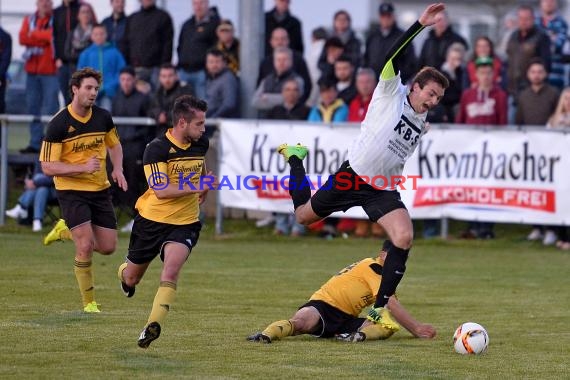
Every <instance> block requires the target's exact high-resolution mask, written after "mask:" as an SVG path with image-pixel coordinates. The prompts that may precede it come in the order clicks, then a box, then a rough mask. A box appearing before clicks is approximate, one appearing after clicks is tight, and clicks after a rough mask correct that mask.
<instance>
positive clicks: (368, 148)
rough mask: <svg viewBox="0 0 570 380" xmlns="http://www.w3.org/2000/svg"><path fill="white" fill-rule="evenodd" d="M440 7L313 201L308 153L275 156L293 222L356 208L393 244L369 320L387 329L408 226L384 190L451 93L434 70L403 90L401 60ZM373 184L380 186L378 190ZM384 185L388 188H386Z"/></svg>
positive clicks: (390, 57) (424, 18) (421, 24)
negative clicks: (284, 169) (285, 169)
mask: <svg viewBox="0 0 570 380" xmlns="http://www.w3.org/2000/svg"><path fill="white" fill-rule="evenodd" d="M444 10H445V5H444V4H443V3H437V4H432V5H429V6H428V7H427V8H426V9H425V10H424V12H423V14H422V15H421V16H420V18H419V20H418V21H416V22H415V23H414V25H412V26H411V27H410V28H409V29H408V30H407V31H406V32H405V33H404V34H402V35H401V36H400V37H399V38H398V40H397V41H396V42H395V43H394V46H392V48H391V49H390V51H389V52H388V54H387V55H386V63H385V65H384V67H383V68H382V71H381V74H380V79H379V82H378V86H377V87H376V90H375V91H374V95H373V96H372V101H371V103H370V106H369V108H368V112H367V113H366V117H365V119H364V121H363V122H362V124H361V128H360V134H359V135H358V137H357V138H356V139H355V140H354V142H353V143H352V146H351V147H350V149H349V151H348V160H347V161H345V162H344V163H343V164H342V165H341V167H340V168H339V169H338V171H337V172H336V173H335V174H334V175H333V176H331V177H330V178H329V180H328V181H327V183H325V184H324V185H323V186H322V187H321V188H320V189H319V190H318V191H317V192H316V193H315V194H314V195H313V197H311V188H310V185H309V183H308V179H307V177H306V171H305V168H304V166H303V162H302V160H303V159H304V158H305V156H306V155H307V153H308V150H307V148H306V147H305V146H303V145H300V144H297V145H293V146H289V145H287V144H282V145H280V146H279V147H278V152H279V153H280V154H282V155H283V156H284V157H285V160H286V161H288V162H289V165H290V166H291V180H290V185H289V186H290V190H289V193H290V194H291V197H292V199H293V205H294V208H295V217H296V219H297V222H299V223H301V224H305V225H308V224H311V223H314V222H315V221H317V220H320V219H322V218H325V217H327V216H329V215H330V214H331V213H333V212H336V211H346V210H348V209H349V208H351V207H354V206H361V207H362V208H363V209H364V211H365V212H366V214H367V215H368V217H369V219H370V220H371V221H373V222H376V223H379V224H380V225H381V226H382V227H383V228H384V230H385V231H386V233H387V234H388V237H389V238H390V240H391V241H392V246H391V248H390V249H389V250H388V255H387V257H386V260H385V262H384V266H383V269H382V282H381V284H380V289H379V291H378V295H377V298H376V302H375V303H374V305H373V307H372V308H371V309H370V311H369V313H368V319H369V320H371V321H373V322H375V323H379V324H381V325H382V326H383V327H385V328H387V329H394V330H397V329H398V325H397V324H396V322H394V321H393V320H392V317H391V315H390V313H389V311H388V309H387V308H386V305H387V302H388V299H389V298H390V296H392V295H393V294H394V292H395V291H396V287H397V286H398V284H399V282H400V280H401V279H402V277H403V275H404V272H405V270H406V261H407V258H408V253H409V251H410V248H411V246H412V240H413V226H412V220H411V218H410V215H409V214H408V211H407V209H406V206H405V205H404V203H403V202H402V201H401V199H400V194H399V193H398V191H397V189H396V188H397V186H394V185H395V184H394V183H388V184H386V183H385V181H388V182H390V181H391V180H392V179H394V178H397V176H401V175H402V171H403V169H404V164H405V162H406V160H407V159H408V158H409V157H410V156H411V155H412V153H413V152H414V150H415V149H416V147H417V146H418V144H419V140H420V138H421V137H422V136H423V135H424V134H425V133H426V132H427V129H426V121H425V120H426V116H427V112H428V110H430V109H431V108H433V107H435V106H436V105H437V104H438V103H439V102H440V100H441V98H442V97H443V94H444V92H445V89H446V88H447V87H448V86H449V82H448V80H447V78H446V77H445V76H444V75H443V74H441V73H440V72H439V71H438V70H436V69H434V68H433V67H424V68H422V69H421V70H420V71H419V72H418V73H417V74H416V76H415V77H414V79H413V82H412V86H411V89H410V90H409V92H408V88H407V87H406V86H405V85H403V84H402V81H401V78H400V73H399V70H398V67H399V59H400V58H401V57H402V55H403V52H404V51H405V49H406V48H407V47H409V46H410V45H411V42H412V40H413V39H414V37H416V36H417V35H418V34H419V33H420V32H421V31H422V30H423V29H424V28H426V27H427V26H430V25H433V24H435V23H436V22H437V21H438V20H439V16H438V14H439V13H440V12H442V11H444ZM372 178H376V179H382V180H381V181H380V182H379V183H374V182H373V181H371V179H372ZM386 185H388V186H386Z"/></svg>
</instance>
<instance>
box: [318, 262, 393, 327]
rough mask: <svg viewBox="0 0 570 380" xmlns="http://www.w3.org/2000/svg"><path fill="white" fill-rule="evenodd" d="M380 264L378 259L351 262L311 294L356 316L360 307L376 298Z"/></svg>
mask: <svg viewBox="0 0 570 380" xmlns="http://www.w3.org/2000/svg"><path fill="white" fill-rule="evenodd" d="M382 264H383V262H382V261H380V260H379V259H370V258H369V259H364V260H361V261H359V262H356V263H354V264H351V265H349V266H347V267H346V268H344V269H343V270H341V271H340V272H338V273H337V274H336V275H335V276H333V277H331V278H330V279H329V280H328V281H327V282H326V283H325V284H324V285H323V286H321V288H320V289H319V290H317V291H316V292H315V293H314V294H313V295H312V296H311V300H319V301H324V302H326V303H328V304H329V305H331V306H334V307H336V308H337V309H339V310H342V311H344V312H345V313H347V314H350V315H353V316H355V317H358V315H359V314H360V312H361V311H362V309H364V308H365V307H367V306H369V305H371V304H373V303H374V301H375V300H376V295H377V294H378V289H379V287H380V281H381V280H382Z"/></svg>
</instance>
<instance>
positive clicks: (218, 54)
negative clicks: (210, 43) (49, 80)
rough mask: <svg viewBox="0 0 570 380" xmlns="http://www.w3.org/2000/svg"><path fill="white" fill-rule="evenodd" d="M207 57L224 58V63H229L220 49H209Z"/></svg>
mask: <svg viewBox="0 0 570 380" xmlns="http://www.w3.org/2000/svg"><path fill="white" fill-rule="evenodd" d="M206 55H213V56H214V57H218V58H220V57H221V58H222V59H223V60H224V61H227V58H226V55H225V54H224V53H223V52H222V51H221V50H220V49H218V48H210V49H208V51H207V53H206Z"/></svg>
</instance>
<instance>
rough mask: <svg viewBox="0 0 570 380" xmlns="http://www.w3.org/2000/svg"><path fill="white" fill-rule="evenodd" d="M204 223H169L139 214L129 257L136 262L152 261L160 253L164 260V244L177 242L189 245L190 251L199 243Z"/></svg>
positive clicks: (130, 244)
mask: <svg viewBox="0 0 570 380" xmlns="http://www.w3.org/2000/svg"><path fill="white" fill-rule="evenodd" d="M201 228H202V223H200V222H195V223H192V224H182V225H177V224H167V223H160V222H155V221H152V220H148V219H145V218H143V217H142V216H140V214H137V215H136V216H135V222H134V224H133V230H132V232H131V240H130V242H129V253H128V254H127V259H128V260H129V261H130V262H132V263H134V264H145V263H149V262H151V261H152V260H153V259H154V258H155V257H156V256H157V255H158V254H159V253H160V259H161V260H162V261H164V245H165V244H166V243H170V242H175V243H180V244H184V245H185V246H186V247H188V252H189V253H190V252H192V248H193V247H195V246H196V244H198V238H199V237H200V229H201Z"/></svg>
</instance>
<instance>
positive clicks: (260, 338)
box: [247, 332, 271, 343]
mask: <svg viewBox="0 0 570 380" xmlns="http://www.w3.org/2000/svg"><path fill="white" fill-rule="evenodd" d="M247 340H249V341H250V342H259V343H271V338H270V337H268V336H267V335H265V334H263V333H260V332H258V333H255V334H253V335H250V336H248V337H247Z"/></svg>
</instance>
